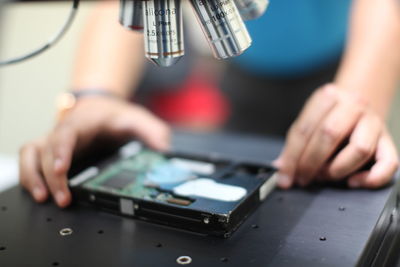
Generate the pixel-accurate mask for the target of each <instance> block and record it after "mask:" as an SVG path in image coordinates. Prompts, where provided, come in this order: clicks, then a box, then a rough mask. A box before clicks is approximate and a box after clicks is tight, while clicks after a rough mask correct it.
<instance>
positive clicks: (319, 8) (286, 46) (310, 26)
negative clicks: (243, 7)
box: [236, 0, 351, 76]
mask: <svg viewBox="0 0 400 267" xmlns="http://www.w3.org/2000/svg"><path fill="white" fill-rule="evenodd" d="M350 2H351V1H350V0H270V5H269V7H268V10H267V11H266V13H265V14H264V15H263V16H262V17H260V18H259V19H256V20H252V21H248V22H246V25H247V27H248V30H249V32H250V34H251V37H252V39H253V43H252V45H251V47H250V48H248V49H247V50H246V51H245V52H244V53H243V54H242V55H241V56H239V57H237V59H236V62H238V63H240V64H241V66H242V67H244V68H245V69H248V70H250V71H252V72H256V73H258V74H268V75H274V76H301V75H304V74H307V73H309V72H311V71H313V70H315V69H317V68H318V67H321V66H323V65H325V64H329V63H333V62H335V61H337V60H338V59H339V58H340V55H341V53H342V50H343V46H344V42H345V38H346V32H347V25H348V17H349V9H350V4H351V3H350Z"/></svg>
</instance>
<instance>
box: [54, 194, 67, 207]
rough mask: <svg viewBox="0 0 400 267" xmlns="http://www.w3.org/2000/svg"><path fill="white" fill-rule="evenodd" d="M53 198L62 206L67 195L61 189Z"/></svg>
mask: <svg viewBox="0 0 400 267" xmlns="http://www.w3.org/2000/svg"><path fill="white" fill-rule="evenodd" d="M55 198H56V201H57V204H58V205H59V206H64V203H65V201H66V200H67V197H66V195H65V193H64V192H63V191H58V192H57V193H56V195H55Z"/></svg>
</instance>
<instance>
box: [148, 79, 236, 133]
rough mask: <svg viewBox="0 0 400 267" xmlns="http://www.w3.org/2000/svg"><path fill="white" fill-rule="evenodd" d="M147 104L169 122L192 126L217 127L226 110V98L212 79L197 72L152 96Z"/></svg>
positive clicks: (221, 121) (227, 109)
mask: <svg viewBox="0 0 400 267" xmlns="http://www.w3.org/2000/svg"><path fill="white" fill-rule="evenodd" d="M149 107H150V108H151V110H152V111H153V112H154V113H155V114H157V115H158V116H160V117H161V118H163V119H164V120H166V121H168V122H169V123H171V124H173V125H175V126H178V127H185V128H189V129H192V130H212V129H216V128H219V127H220V126H221V125H222V124H223V123H224V122H225V121H226V119H227V117H228V114H229V105H228V102H227V100H226V99H225V97H224V95H223V94H222V93H221V91H220V89H219V88H218V86H217V83H216V82H215V80H213V79H210V78H209V77H207V75H202V74H199V73H193V74H192V75H190V76H189V77H188V79H187V80H186V81H185V82H184V83H183V84H182V86H181V87H179V88H176V89H175V90H164V91H163V92H161V93H157V94H155V95H154V96H152V98H151V100H150V103H149Z"/></svg>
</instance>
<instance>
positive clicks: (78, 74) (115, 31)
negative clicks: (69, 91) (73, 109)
mask: <svg viewBox="0 0 400 267" xmlns="http://www.w3.org/2000/svg"><path fill="white" fill-rule="evenodd" d="M142 50H143V36H142V34H139V33H137V32H130V31H128V30H126V29H124V28H123V27H122V26H121V25H120V24H119V23H118V2H117V1H102V3H100V4H99V5H98V6H97V7H96V8H95V10H94V12H92V14H91V16H90V17H89V21H88V23H87V25H86V28H85V29H84V31H83V34H82V40H81V43H80V45H79V48H78V52H77V57H76V66H75V69H74V74H73V81H72V88H73V90H85V89H102V90H108V91H111V92H112V93H114V94H116V95H120V96H122V97H127V96H128V95H129V94H130V90H131V89H132V88H134V87H135V86H136V85H137V83H138V82H139V79H140V78H141V75H142V72H143V63H144V56H143V53H142Z"/></svg>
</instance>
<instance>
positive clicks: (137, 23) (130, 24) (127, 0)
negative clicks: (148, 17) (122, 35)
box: [119, 0, 143, 31]
mask: <svg viewBox="0 0 400 267" xmlns="http://www.w3.org/2000/svg"><path fill="white" fill-rule="evenodd" d="M119 22H120V23H121V25H122V26H124V27H125V28H127V29H129V30H134V31H143V3H142V1H138V0H121V1H120V5H119Z"/></svg>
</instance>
